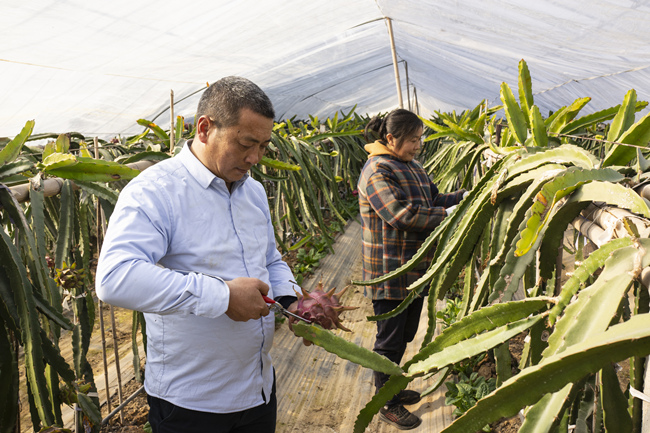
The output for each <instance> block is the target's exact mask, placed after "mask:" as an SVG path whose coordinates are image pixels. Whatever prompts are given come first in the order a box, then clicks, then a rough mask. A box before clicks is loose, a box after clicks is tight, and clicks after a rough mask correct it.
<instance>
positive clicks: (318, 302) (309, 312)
mask: <svg viewBox="0 0 650 433" xmlns="http://www.w3.org/2000/svg"><path fill="white" fill-rule="evenodd" d="M348 287H350V286H347V287H345V288H344V289H343V290H341V291H340V292H339V293H337V294H334V291H335V290H336V287H333V288H332V289H330V291H328V292H327V293H325V292H323V283H322V281H321V282H320V283H318V286H317V288H316V289H315V290H313V291H312V292H311V293H309V292H307V291H306V290H305V289H302V288H301V290H302V296H301V295H300V294H299V293H297V292H296V294H297V295H298V306H297V309H296V311H295V313H296V314H297V315H299V316H301V317H304V318H305V319H307V320H309V321H311V322H312V323H318V324H319V325H320V326H322V327H323V328H325V329H332V328H334V327H336V328H339V329H342V330H344V331H348V332H350V330H349V329H348V328H346V327H345V326H343V325H342V324H341V321H340V320H339V314H341V312H343V311H344V310H356V309H357V308H359V307H345V306H343V305H341V304H340V303H339V297H340V296H341V295H342V294H343V293H345V291H346V290H347V289H348Z"/></svg>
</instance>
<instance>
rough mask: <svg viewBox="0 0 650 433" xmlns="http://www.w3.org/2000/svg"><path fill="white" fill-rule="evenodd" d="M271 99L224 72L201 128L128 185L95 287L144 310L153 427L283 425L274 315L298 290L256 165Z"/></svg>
mask: <svg viewBox="0 0 650 433" xmlns="http://www.w3.org/2000/svg"><path fill="white" fill-rule="evenodd" d="M274 116H275V113H274V110H273V106H272V104H271V101H270V100H269V98H268V97H267V95H266V94H265V93H264V92H263V91H262V90H261V89H260V88H259V87H258V86H257V85H255V84H254V83H252V82H250V81H249V80H247V79H244V78H240V77H226V78H223V79H221V80H219V81H217V82H216V83H214V84H212V85H211V86H210V87H209V88H208V89H207V90H206V91H205V92H204V94H203V95H202V97H201V100H200V102H199V104H198V109H197V114H196V118H197V119H198V120H197V121H196V134H195V138H194V139H193V140H190V141H188V142H187V144H186V145H185V146H184V147H183V149H182V150H181V151H180V153H179V154H178V155H177V156H175V157H174V158H170V159H167V160H165V161H162V162H159V163H158V164H156V165H154V166H153V167H151V168H149V169H147V170H146V171H144V172H142V173H141V174H140V175H138V176H137V177H136V178H135V179H133V180H132V181H131V182H130V183H129V184H128V185H127V186H126V187H125V188H124V190H123V191H122V192H121V194H120V196H119V200H118V202H117V205H116V206H115V210H114V212H113V214H112V215H111V217H110V224H109V226H108V231H107V233H106V238H105V240H104V244H103V247H102V250H101V254H100V257H99V263H98V267H97V278H96V281H97V282H96V288H97V295H98V296H99V298H100V299H102V300H103V301H104V302H107V303H110V304H112V305H116V306H119V307H123V308H128V309H131V310H136V311H142V312H144V316H145V319H146V333H147V349H148V350H147V363H146V375H145V389H146V391H147V394H148V400H149V406H150V411H149V421H150V424H151V426H152V429H153V431H154V433H171V432H173V433H178V432H184V433H193V432H196V433H199V432H207V431H210V432H215V433H216V432H218V433H222V432H238V433H267V432H268V433H270V432H274V431H275V424H276V408H277V406H276V393H275V374H274V369H273V365H272V363H271V358H270V355H269V350H270V349H271V346H272V344H273V333H274V327H275V319H274V315H272V314H271V315H269V308H268V306H267V304H266V302H265V301H264V299H263V298H262V295H268V296H269V297H271V298H273V299H275V300H277V301H278V302H279V303H281V304H282V305H283V306H284V307H285V308H286V307H289V304H291V303H292V302H293V301H295V300H296V296H295V292H294V290H293V287H292V284H291V283H290V281H292V280H294V277H293V275H292V273H291V270H290V269H289V267H288V265H287V264H286V263H285V262H284V261H283V260H282V259H281V255H280V253H279V251H278V250H277V248H276V245H275V237H274V231H273V225H272V223H271V217H270V213H269V207H268V200H267V197H266V194H265V191H264V188H263V187H262V185H261V184H260V183H259V182H257V181H255V180H254V179H252V178H250V177H249V175H248V171H249V170H250V168H251V167H252V166H253V165H255V164H257V163H258V162H259V161H260V159H261V158H262V156H263V155H264V152H265V150H266V148H267V146H268V145H269V143H270V141H271V131H272V128H273V118H274Z"/></svg>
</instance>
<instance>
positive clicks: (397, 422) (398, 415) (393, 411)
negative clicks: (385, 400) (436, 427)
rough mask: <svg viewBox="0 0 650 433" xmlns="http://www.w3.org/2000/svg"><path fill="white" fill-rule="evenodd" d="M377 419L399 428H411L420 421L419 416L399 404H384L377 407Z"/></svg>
mask: <svg viewBox="0 0 650 433" xmlns="http://www.w3.org/2000/svg"><path fill="white" fill-rule="evenodd" d="M379 419H381V420H382V421H385V422H387V423H388V424H391V425H393V426H395V427H397V428H398V429H400V430H411V429H412V428H415V427H417V426H419V425H420V424H421V423H422V420H421V419H420V418H418V417H417V416H416V415H413V414H412V413H411V412H409V411H408V410H406V409H405V408H404V406H402V405H401V404H395V405H391V406H384V407H382V408H381V409H379Z"/></svg>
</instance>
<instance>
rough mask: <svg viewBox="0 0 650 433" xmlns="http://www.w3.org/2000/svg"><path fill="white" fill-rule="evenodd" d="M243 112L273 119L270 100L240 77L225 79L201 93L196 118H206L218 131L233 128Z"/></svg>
mask: <svg viewBox="0 0 650 433" xmlns="http://www.w3.org/2000/svg"><path fill="white" fill-rule="evenodd" d="M244 108H247V109H249V110H251V111H253V112H254V113H257V114H261V115H262V116H264V117H267V118H269V119H273V118H274V117H275V111H274V110H273V104H272V103H271V100H270V99H269V97H268V96H267V95H266V93H264V91H263V90H262V89H260V88H259V87H258V86H257V85H256V84H255V83H253V82H252V81H250V80H248V79H246V78H242V77H235V76H231V77H225V78H222V79H220V80H219V81H217V82H215V83H213V84H212V85H211V86H210V87H208V88H207V89H206V91H205V92H203V95H202V96H201V100H200V101H199V106H198V108H197V110H196V118H197V119H198V118H199V117H201V116H203V115H206V116H208V117H210V118H211V119H212V121H213V122H214V123H215V125H216V126H217V128H222V127H228V126H233V125H236V124H237V122H239V113H240V111H241V110H242V109H244Z"/></svg>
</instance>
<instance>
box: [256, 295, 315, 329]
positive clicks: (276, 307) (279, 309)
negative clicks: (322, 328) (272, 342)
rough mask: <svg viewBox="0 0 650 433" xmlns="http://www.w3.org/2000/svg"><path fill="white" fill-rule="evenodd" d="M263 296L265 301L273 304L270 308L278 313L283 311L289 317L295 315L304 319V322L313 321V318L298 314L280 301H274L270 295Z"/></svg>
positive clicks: (294, 316)
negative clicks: (309, 318)
mask: <svg viewBox="0 0 650 433" xmlns="http://www.w3.org/2000/svg"><path fill="white" fill-rule="evenodd" d="M262 298H264V302H266V303H267V304H271V305H270V306H269V308H270V309H272V310H275V311H277V312H278V313H282V314H284V315H285V316H287V317H293V318H295V319H298V320H302V321H303V322H306V323H311V320H307V319H305V318H304V317H301V316H299V315H297V314H294V313H292V312H291V311H289V310H287V309H286V308H284V307H283V306H282V305H280V303H279V302H276V301H274V300H273V299H271V298H269V297H268V296H264V295H262Z"/></svg>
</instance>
